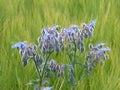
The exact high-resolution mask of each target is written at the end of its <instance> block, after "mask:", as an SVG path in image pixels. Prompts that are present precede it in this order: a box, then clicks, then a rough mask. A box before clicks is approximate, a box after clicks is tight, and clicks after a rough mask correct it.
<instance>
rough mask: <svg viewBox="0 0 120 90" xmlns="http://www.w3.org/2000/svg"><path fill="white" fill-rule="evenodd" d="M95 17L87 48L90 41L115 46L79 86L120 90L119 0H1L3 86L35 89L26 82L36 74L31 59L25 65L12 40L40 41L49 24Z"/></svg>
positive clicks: (3, 89)
mask: <svg viewBox="0 0 120 90" xmlns="http://www.w3.org/2000/svg"><path fill="white" fill-rule="evenodd" d="M92 19H96V20H97V25H96V27H95V32H94V36H93V38H91V39H90V40H88V41H86V43H87V45H86V51H87V46H88V43H89V42H91V43H96V42H97V43H99V42H105V43H107V45H108V46H110V48H111V49H112V50H111V53H110V59H109V60H108V61H107V62H106V63H104V65H103V66H102V67H101V66H99V65H98V66H97V68H96V69H95V71H93V72H91V76H90V77H89V78H86V79H83V80H82V82H80V83H79V84H78V85H77V88H78V90H120V51H119V50H120V44H119V43H120V38H119V37H120V0H91V1H90V0H7V1H6V0H0V90H33V87H30V86H27V85H26V83H28V82H29V80H32V79H35V78H36V77H37V76H36V71H35V68H34V66H33V63H32V62H31V63H30V64H29V65H28V66H27V67H25V68H23V67H22V64H21V58H20V56H19V54H18V51H17V50H12V49H11V45H12V44H14V43H15V42H17V41H24V40H26V41H28V42H35V43H37V37H38V36H39V35H40V32H41V29H42V28H44V27H47V26H51V25H55V24H59V25H62V26H63V27H64V26H69V25H70V24H78V25H81V23H82V22H86V23H88V22H89V21H91V20H92ZM82 56H83V55H82ZM82 56H81V60H84V57H82ZM53 57H54V58H56V59H57V56H53ZM66 58H67V57H65V56H61V57H59V59H58V62H60V63H62V62H67V61H66V60H67V59H66ZM78 70H79V69H78ZM78 72H79V71H78ZM52 82H53V84H54V85H55V89H56V90H58V89H60V90H67V89H68V90H69V89H70V87H69V85H67V83H66V81H65V80H62V79H56V80H53V81H52Z"/></svg>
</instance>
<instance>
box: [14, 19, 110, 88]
mask: <svg viewBox="0 0 120 90" xmlns="http://www.w3.org/2000/svg"><path fill="white" fill-rule="evenodd" d="M95 23H96V20H93V21H92V22H91V23H89V24H82V28H80V27H79V26H78V25H71V26H70V27H65V28H61V27H60V26H59V25H56V26H51V27H48V28H44V29H42V35H41V36H40V37H39V38H38V45H36V44H34V43H32V44H28V43H27V42H18V43H16V44H14V45H13V46H12V48H18V50H19V52H20V55H21V57H22V64H23V66H26V65H27V64H28V62H29V61H30V60H32V61H33V62H34V65H35V68H36V71H37V73H38V77H39V78H38V79H36V80H33V81H31V82H30V83H28V85H33V86H35V88H36V89H38V90H39V89H40V90H51V89H53V88H54V86H51V87H49V86H48V87H47V86H46V85H45V84H46V83H47V82H49V81H48V78H50V79H49V80H51V78H53V77H54V78H60V77H61V78H62V79H63V80H64V79H65V80H66V81H68V82H69V83H70V84H71V86H72V87H71V88H72V89H74V90H75V89H76V85H77V84H78V83H79V82H80V81H81V79H82V78H83V76H85V75H89V73H90V71H91V70H93V69H94V67H95V66H96V65H97V64H100V63H103V62H104V61H105V60H106V59H108V52H109V51H110V48H108V47H106V45H105V43H99V44H96V45H92V44H89V49H90V51H89V52H88V53H87V54H86V56H85V60H84V63H82V61H81V60H80V58H79V57H78V54H79V52H80V53H83V52H84V50H85V45H84V40H85V39H88V38H90V37H92V36H93V31H94V28H95ZM38 50H40V51H41V53H39V51H38ZM59 52H63V53H65V54H66V55H67V56H68V57H69V62H68V63H67V64H58V63H57V62H56V60H54V59H51V60H49V59H50V57H51V54H56V53H59ZM78 68H80V69H83V70H81V71H82V75H81V77H80V78H79V79H78V78H77V77H78V76H77V72H78Z"/></svg>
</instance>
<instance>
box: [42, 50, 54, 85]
mask: <svg viewBox="0 0 120 90" xmlns="http://www.w3.org/2000/svg"><path fill="white" fill-rule="evenodd" d="M52 52H53V51H52ZM52 52H50V53H49V54H48V56H47V55H46V59H45V64H44V66H43V70H42V72H41V77H40V87H41V85H42V80H43V76H44V73H45V67H46V64H47V61H48V59H49V57H50V55H51V54H52Z"/></svg>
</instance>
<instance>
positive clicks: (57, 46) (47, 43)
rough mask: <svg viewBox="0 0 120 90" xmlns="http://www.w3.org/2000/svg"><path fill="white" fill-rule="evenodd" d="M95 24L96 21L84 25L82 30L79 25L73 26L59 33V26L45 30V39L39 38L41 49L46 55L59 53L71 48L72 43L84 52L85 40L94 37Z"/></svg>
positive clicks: (62, 29) (43, 31)
mask: <svg viewBox="0 0 120 90" xmlns="http://www.w3.org/2000/svg"><path fill="white" fill-rule="evenodd" d="M95 23H96V21H95V20H93V21H92V22H91V23H90V24H83V26H82V28H81V29H80V27H79V26H78V25H71V26H70V27H66V28H61V31H60V32H58V30H59V29H60V26H59V25H56V26H51V27H48V28H44V29H43V30H42V36H43V37H39V38H38V43H39V47H40V49H41V51H42V53H43V54H46V53H47V52H51V51H56V52H59V51H61V50H64V48H65V47H68V48H70V47H71V45H70V44H71V42H72V43H74V44H75V45H76V46H77V48H78V49H79V50H80V51H81V52H83V51H84V43H83V39H84V38H88V37H91V36H92V35H93V30H94V27H95ZM72 47H73V46H72Z"/></svg>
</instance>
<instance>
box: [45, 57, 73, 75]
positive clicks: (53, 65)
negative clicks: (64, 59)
mask: <svg viewBox="0 0 120 90" xmlns="http://www.w3.org/2000/svg"><path fill="white" fill-rule="evenodd" d="M47 67H48V69H49V70H50V72H53V73H57V77H60V76H64V73H65V70H67V72H68V73H69V74H74V68H73V67H72V65H70V64H62V65H60V64H58V63H57V62H56V61H55V60H53V59H52V60H50V61H48V62H47Z"/></svg>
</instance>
